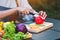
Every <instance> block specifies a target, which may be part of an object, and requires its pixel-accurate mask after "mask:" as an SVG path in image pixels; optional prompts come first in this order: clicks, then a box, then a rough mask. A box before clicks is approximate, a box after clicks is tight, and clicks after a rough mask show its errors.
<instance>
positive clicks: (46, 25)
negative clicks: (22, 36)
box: [26, 22, 53, 33]
mask: <svg viewBox="0 0 60 40" xmlns="http://www.w3.org/2000/svg"><path fill="white" fill-rule="evenodd" d="M32 24H33V25H36V24H35V23H31V24H29V25H28V24H26V27H27V29H28V31H29V32H33V33H39V32H42V31H44V30H47V29H49V28H51V27H53V23H50V22H44V23H43V24H40V25H38V26H39V28H35V29H34V30H33V29H31V28H30V27H29V26H30V25H32ZM32 27H33V26H32Z"/></svg>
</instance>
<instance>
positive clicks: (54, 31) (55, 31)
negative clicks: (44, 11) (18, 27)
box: [29, 18, 60, 40]
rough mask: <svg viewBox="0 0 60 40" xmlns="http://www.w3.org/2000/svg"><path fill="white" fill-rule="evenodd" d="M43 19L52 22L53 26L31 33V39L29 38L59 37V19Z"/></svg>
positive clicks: (52, 39) (50, 39)
mask: <svg viewBox="0 0 60 40" xmlns="http://www.w3.org/2000/svg"><path fill="white" fill-rule="evenodd" d="M45 21H46V22H52V23H54V26H53V28H50V29H48V30H45V31H43V32H41V33H38V34H34V33H32V34H33V36H32V39H29V40H56V39H59V38H60V20H55V19H51V18H46V20H45ZM59 40H60V39H59Z"/></svg>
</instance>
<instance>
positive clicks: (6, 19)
mask: <svg viewBox="0 0 60 40" xmlns="http://www.w3.org/2000/svg"><path fill="white" fill-rule="evenodd" d="M8 9H10V8H7V7H3V6H0V11H4V10H8ZM8 18H9V17H6V18H4V19H2V21H4V22H6V21H8Z"/></svg>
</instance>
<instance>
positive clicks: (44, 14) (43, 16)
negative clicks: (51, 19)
mask: <svg viewBox="0 0 60 40" xmlns="http://www.w3.org/2000/svg"><path fill="white" fill-rule="evenodd" d="M39 15H40V16H41V18H42V19H44V20H45V18H46V17H47V14H46V12H44V11H39Z"/></svg>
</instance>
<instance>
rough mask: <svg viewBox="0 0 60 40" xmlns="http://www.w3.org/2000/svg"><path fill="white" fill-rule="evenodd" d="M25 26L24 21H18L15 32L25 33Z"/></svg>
mask: <svg viewBox="0 0 60 40" xmlns="http://www.w3.org/2000/svg"><path fill="white" fill-rule="evenodd" d="M27 31H28V30H27V28H26V26H25V24H24V23H19V24H16V32H23V33H27Z"/></svg>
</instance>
